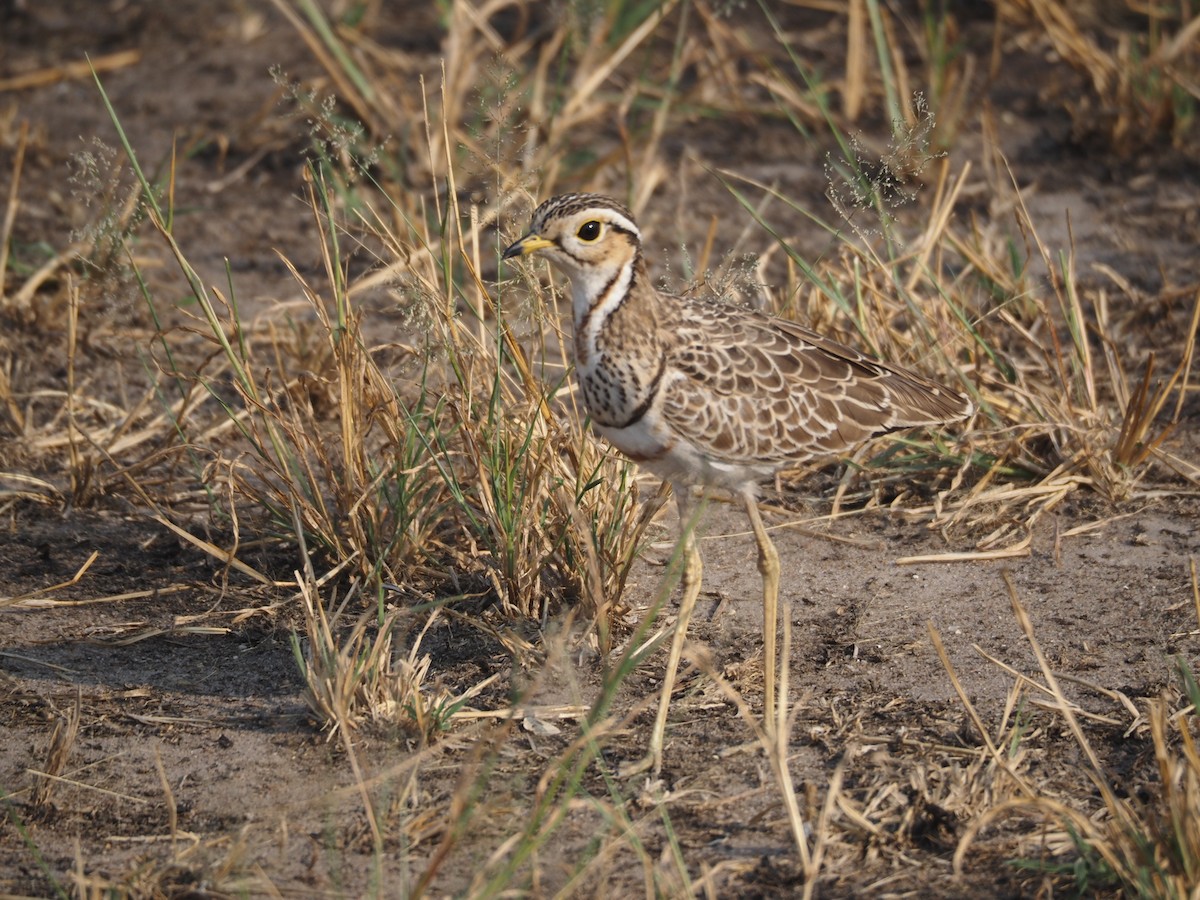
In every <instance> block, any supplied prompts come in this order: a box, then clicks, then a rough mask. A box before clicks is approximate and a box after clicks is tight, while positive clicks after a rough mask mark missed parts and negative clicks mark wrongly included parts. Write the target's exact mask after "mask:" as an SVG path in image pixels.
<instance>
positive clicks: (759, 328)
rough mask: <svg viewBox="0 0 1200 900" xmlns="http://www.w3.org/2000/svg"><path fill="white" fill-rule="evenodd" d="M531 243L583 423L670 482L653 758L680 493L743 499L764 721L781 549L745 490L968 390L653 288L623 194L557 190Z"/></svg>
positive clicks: (675, 661)
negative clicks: (561, 315) (564, 283)
mask: <svg viewBox="0 0 1200 900" xmlns="http://www.w3.org/2000/svg"><path fill="white" fill-rule="evenodd" d="M531 253H538V254H541V255H542V256H545V257H546V258H547V259H548V260H550V262H552V263H553V264H554V265H556V266H557V267H558V268H559V269H561V270H562V271H563V272H564V273H566V275H567V276H568V277H569V278H570V279H571V295H572V305H573V307H574V320H575V374H576V377H577V378H578V380H579V386H580V389H581V391H582V394H583V401H584V405H585V407H586V408H587V411H588V414H589V415H590V416H591V420H592V425H593V427H594V428H595V430H596V431H597V432H598V433H599V434H600V435H601V436H603V437H605V438H607V439H608V440H609V441H610V442H611V443H612V444H613V446H615V447H616V448H617V449H619V450H620V451H621V452H622V453H624V454H625V455H626V456H628V457H629V458H630V459H632V460H634V461H635V462H637V463H639V464H640V465H643V466H645V467H646V468H648V469H649V470H650V471H652V472H654V473H656V474H657V475H659V476H661V477H662V478H665V479H667V480H668V481H670V483H671V485H672V488H673V489H674V493H675V499H676V502H677V504H678V506H679V518H680V523H681V527H682V528H683V534H682V536H681V540H682V541H683V548H682V549H683V553H684V554H685V557H684V571H683V576H682V581H683V599H682V601H681V603H680V608H679V618H678V621H677V624H676V627H675V633H674V636H673V639H672V642H671V652H670V656H669V657H668V661H667V669H666V675H665V678H664V681H663V688H662V698H661V700H660V701H659V707H658V717H657V719H656V721H655V725H654V731H653V733H652V735H651V737H650V747H649V753H648V755H647V757H646V759H645V760H643V761H642V762H641V763H640V764H639V765H637V766H635V767H633V771H640V770H644V769H646V768H650V767H653V769H654V771H655V772H657V771H659V770H660V769H661V767H662V749H663V736H664V733H665V730H666V722H667V711H668V707H669V704H670V698H671V691H672V688H673V687H674V681H675V673H676V669H677V668H678V665H679V658H680V655H681V654H682V651H683V644H684V639H685V637H686V634H687V626H688V620H689V618H690V617H691V615H692V609H693V607H694V606H695V603H696V597H697V595H698V594H699V592H700V579H701V563H700V555H699V553H698V551H697V550H696V544H695V540H694V539H693V537H692V534H691V531H692V529H691V528H690V527H689V522H690V516H689V511H688V506H689V489H690V487H691V486H692V485H695V484H700V485H706V486H710V487H717V488H724V489H726V490H728V491H730V492H731V493H732V494H734V495H735V496H736V497H738V498H739V499H740V500H741V502H742V504H743V505H744V506H745V508H746V514H747V515H748V516H749V517H750V524H751V526H752V527H753V529H754V536H755V540H756V541H757V542H758V568H759V571H760V572H761V573H762V580H763V643H764V667H765V672H764V675H765V679H764V680H765V683H766V689H765V704H764V715H765V718H766V720H767V721H768V723H769V722H770V721H771V719H772V716H773V715H774V712H773V710H774V703H775V698H774V691H775V652H776V651H775V634H776V608H777V602H778V594H779V556H778V554H777V552H776V550H775V545H774V544H773V543H772V542H771V538H770V537H769V536H768V534H767V531H766V529H765V528H764V527H763V522H762V516H761V515H760V513H759V510H758V504H757V499H756V487H757V485H758V483H759V482H760V481H762V480H764V479H766V478H769V477H770V476H771V475H773V474H774V473H775V472H777V471H779V470H780V469H782V468H784V467H786V466H790V465H794V464H796V463H799V462H803V461H805V460H808V459H811V458H813V457H817V456H827V455H832V454H836V453H839V452H841V451H844V450H846V449H848V448H850V447H853V446H854V445H856V444H858V443H859V442H860V441H863V440H865V439H866V438H869V437H872V436H875V435H880V434H886V433H887V432H889V431H895V430H897V429H900V428H911V427H914V426H920V425H940V424H942V423H945V422H951V421H955V420H958V419H962V418H965V417H966V416H969V415H970V414H971V413H972V411H973V410H974V406H973V404H972V403H971V401H970V400H969V399H968V398H967V397H966V396H965V395H963V394H960V393H957V392H955V391H952V390H949V389H947V388H945V387H942V386H940V385H938V384H935V383H934V382H932V381H929V380H927V379H925V378H922V377H921V376H920V375H917V374H915V373H913V372H909V371H907V370H905V369H903V368H900V367H899V366H894V365H890V364H888V363H884V362H880V361H878V360H875V359H871V358H870V357H867V356H864V355H863V354H861V353H859V352H858V351H856V350H852V349H850V348H849V347H844V346H842V345H841V344H838V343H836V342H834V341H831V340H829V339H828V338H825V337H822V336H821V335H819V334H817V333H816V332H813V331H810V330H809V329H807V328H803V327H801V326H800V325H797V324H795V323H793V322H788V321H784V320H782V319H778V318H775V317H773V316H769V315H766V314H764V313H761V312H757V311H755V310H751V309H743V308H739V307H736V306H732V305H729V304H727V303H725V302H722V301H721V300H719V299H717V298H713V297H706V296H687V297H677V296H671V295H668V294H664V293H662V292H660V291H658V290H657V289H655V287H654V285H653V284H651V282H650V278H649V276H648V275H647V272H646V263H645V259H644V257H643V253H642V236H641V232H640V231H639V230H638V227H637V225H636V224H635V223H634V221H633V217H632V216H631V215H630V213H629V211H628V210H627V209H625V207H623V206H622V205H621V204H619V203H617V202H615V201H613V200H610V199H609V198H607V197H602V196H600V195H597V194H566V195H564V196H561V197H555V198H553V199H551V200H547V201H546V202H545V203H543V204H542V205H541V206H539V207H538V208H537V209H536V210H535V211H534V214H533V222H532V224H531V225H530V227H529V232H528V233H527V234H526V235H525V236H524V237H522V238H521V239H520V240H518V241H516V242H515V243H514V244H512V246H510V247H509V248H508V249H506V250H505V251H504V258H505V259H511V258H513V257H517V256H526V255H528V254H531Z"/></svg>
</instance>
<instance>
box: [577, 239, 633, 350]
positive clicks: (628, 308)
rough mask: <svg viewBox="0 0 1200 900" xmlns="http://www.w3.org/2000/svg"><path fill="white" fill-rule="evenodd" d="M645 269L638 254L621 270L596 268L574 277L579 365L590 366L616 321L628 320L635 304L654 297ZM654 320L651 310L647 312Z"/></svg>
mask: <svg viewBox="0 0 1200 900" xmlns="http://www.w3.org/2000/svg"><path fill="white" fill-rule="evenodd" d="M646 279H647V276H646V267H645V264H644V263H643V262H642V258H641V255H640V254H635V255H633V256H631V257H630V258H629V259H628V260H626V261H625V262H624V263H623V264H622V265H620V266H618V267H610V268H599V267H598V268H596V269H593V270H591V271H589V272H582V273H577V274H574V275H572V277H571V300H572V308H573V311H574V319H575V354H576V363H577V364H579V365H582V366H587V365H589V364H590V363H591V362H592V361H593V360H595V359H596V358H597V356H598V354H599V351H600V348H601V344H602V343H603V339H602V335H603V333H604V330H605V328H606V327H607V326H608V323H609V321H610V320H611V319H613V318H614V317H619V318H622V319H627V318H629V316H630V315H631V314H635V313H637V312H640V311H639V310H634V309H632V307H633V306H634V304H633V302H632V301H634V300H635V299H640V298H642V297H643V296H646V295H648V294H652V293H653V292H652V291H648V290H646V288H647V287H648V285H647V280H646ZM644 312H645V314H646V315H648V316H650V317H652V316H653V311H652V310H649V309H647V310H645V311H644Z"/></svg>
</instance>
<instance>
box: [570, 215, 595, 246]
mask: <svg viewBox="0 0 1200 900" xmlns="http://www.w3.org/2000/svg"><path fill="white" fill-rule="evenodd" d="M600 231H601V226H600V223H599V222H597V221H596V220H595V219H589V220H588V221H586V222H584V223H583V224H582V225H580V226H579V230H578V231H577V232H575V233H576V234H577V235H578V236H579V239H580V240H581V241H588V242H591V241H594V240H596V238H598V237H600Z"/></svg>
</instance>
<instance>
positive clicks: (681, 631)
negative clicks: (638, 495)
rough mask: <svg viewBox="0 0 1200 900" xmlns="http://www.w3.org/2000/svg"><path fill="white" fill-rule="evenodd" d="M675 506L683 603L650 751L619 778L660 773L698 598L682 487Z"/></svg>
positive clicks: (698, 570)
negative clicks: (673, 698) (677, 676)
mask: <svg viewBox="0 0 1200 900" xmlns="http://www.w3.org/2000/svg"><path fill="white" fill-rule="evenodd" d="M672 489H673V490H674V491H675V505H676V507H677V508H678V510H679V528H680V533H679V543H678V544H677V545H676V550H677V551H678V552H680V553H682V554H683V574H682V575H681V576H680V584H681V586H682V588H683V599H681V600H680V602H679V617H678V619H677V620H676V622H675V633H674V635H672V637H671V654H670V656H668V657H667V669H666V672H664V673H663V686H662V696H661V697H660V698H659V701H658V715H657V716H656V717H655V719H654V731H653V732H651V734H650V747H649V750H648V752H647V753H646V756H645V758H644V759H642V760H640V761H639V762H637V763H634V764H632V765H630V766H628V767H625V768H624V769H623V770H622V774H623V775H636V774H637V773H639V772H645V771H647V770H650V771H653V772H654V774H656V775H657V774H658V773H659V772H660V771H662V757H663V741H664V739H665V737H666V733H667V712H668V711H669V710H670V708H671V693H672V691H674V689H675V674H676V672H677V671H678V669H679V660H680V658H681V657H682V656H683V644H684V641H686V640H687V629H688V622H689V621H690V620H691V618H692V610H693V609H695V608H696V598H697V597H699V596H700V582H701V579H702V577H703V569H704V567H703V564H702V563H701V561H700V551H699V550H697V549H696V538H695V535H694V532H695V530H696V529H695V525H696V523H695V521H694V520H693V517H692V514H691V506H692V504H691V502H690V498H689V496H688V488H687V486H686V485H682V484H681V485H673V486H672Z"/></svg>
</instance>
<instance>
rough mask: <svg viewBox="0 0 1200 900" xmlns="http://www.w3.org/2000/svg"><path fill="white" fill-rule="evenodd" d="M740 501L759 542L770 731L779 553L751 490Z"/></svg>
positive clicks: (766, 719)
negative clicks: (744, 507) (744, 506)
mask: <svg viewBox="0 0 1200 900" xmlns="http://www.w3.org/2000/svg"><path fill="white" fill-rule="evenodd" d="M742 502H743V503H744V504H745V505H746V515H748V516H749V517H750V525H751V527H752V528H753V529H754V539H755V540H756V541H757V542H758V571H759V572H760V573H761V574H762V580H763V670H764V671H763V676H764V677H763V680H764V682H765V694H766V696H765V698H764V700H763V723H764V724H765V726H766V729H767V732H768V733H770V732H771V729H772V723H773V722H774V721H775V675H776V672H775V633H776V631H777V630H778V627H779V623H778V621H777V620H778V609H779V552H778V551H777V550H776V549H775V544H774V543H773V542H772V541H771V536H770V535H769V534H767V529H766V527H765V526H764V525H763V520H762V514H761V513H760V512H759V511H758V500H757V498H756V497H755V496H754V492H753V490H747V491H745V492H743V494H742Z"/></svg>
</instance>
